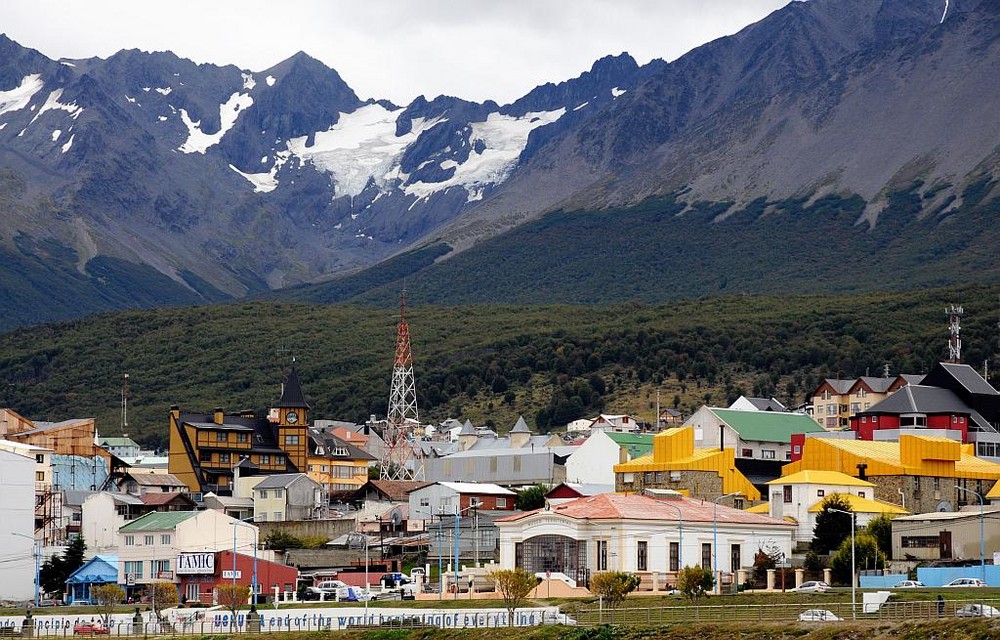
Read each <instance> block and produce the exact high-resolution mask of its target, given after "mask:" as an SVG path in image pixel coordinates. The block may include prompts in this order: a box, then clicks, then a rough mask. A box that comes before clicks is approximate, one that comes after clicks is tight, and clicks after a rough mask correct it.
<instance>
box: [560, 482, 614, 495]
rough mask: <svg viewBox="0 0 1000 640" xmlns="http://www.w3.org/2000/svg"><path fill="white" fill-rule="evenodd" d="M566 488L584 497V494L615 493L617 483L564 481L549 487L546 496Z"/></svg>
mask: <svg viewBox="0 0 1000 640" xmlns="http://www.w3.org/2000/svg"><path fill="white" fill-rule="evenodd" d="M564 488H565V489H566V490H568V492H569V493H575V494H576V495H577V496H578V497H582V496H596V495H598V494H601V493H614V490H615V485H613V484H583V483H579V482H562V483H560V484H557V485H556V486H554V487H552V488H551V489H549V491H548V492H547V493H546V494H545V496H546V497H548V496H550V495H552V494H553V493H557V492H561V491H562V490H563V489H564Z"/></svg>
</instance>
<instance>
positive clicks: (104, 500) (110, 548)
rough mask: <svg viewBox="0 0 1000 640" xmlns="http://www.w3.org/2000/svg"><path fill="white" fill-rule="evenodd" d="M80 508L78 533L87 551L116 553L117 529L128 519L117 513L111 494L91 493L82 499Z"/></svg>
mask: <svg viewBox="0 0 1000 640" xmlns="http://www.w3.org/2000/svg"><path fill="white" fill-rule="evenodd" d="M131 497H132V496H129V497H127V498H124V499H126V500H127V499H129V498H131ZM80 510H81V514H80V535H82V536H83V539H84V540H85V541H86V542H87V553H88V554H90V553H95V554H103V555H108V554H115V553H117V552H118V529H119V527H121V526H123V525H124V524H125V523H127V522H129V520H127V519H126V518H125V516H124V515H121V514H119V513H118V503H117V502H116V501H115V498H114V496H113V494H111V493H110V492H108V491H101V492H98V493H93V494H91V495H89V496H87V497H86V498H85V499H84V501H83V505H82V506H81V507H80Z"/></svg>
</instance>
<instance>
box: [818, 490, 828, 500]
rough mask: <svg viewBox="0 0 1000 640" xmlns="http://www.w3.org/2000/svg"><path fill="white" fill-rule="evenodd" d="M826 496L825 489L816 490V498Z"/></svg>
mask: <svg viewBox="0 0 1000 640" xmlns="http://www.w3.org/2000/svg"><path fill="white" fill-rule="evenodd" d="M825 495H826V489H816V497H817V498H822V497H824V496H825Z"/></svg>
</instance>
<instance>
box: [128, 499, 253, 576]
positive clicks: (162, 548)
mask: <svg viewBox="0 0 1000 640" xmlns="http://www.w3.org/2000/svg"><path fill="white" fill-rule="evenodd" d="M180 513H185V514H186V513H191V514H193V515H192V516H190V517H188V518H187V519H184V520H181V521H180V522H176V523H173V524H169V525H164V526H148V527H144V526H141V523H142V521H143V520H144V519H146V518H150V520H149V522H151V523H155V522H169V518H168V516H171V515H175V514H180ZM175 517H176V516H175ZM235 522H238V521H237V520H236V519H235V518H230V517H229V516H227V515H224V514H222V513H220V512H219V511H214V510H211V509H209V510H206V511H192V512H176V511H175V512H161V513H155V512H154V513H149V514H147V515H145V516H143V517H142V518H139V519H137V520H133V521H132V523H130V524H131V525H133V526H132V527H131V529H132V530H126V531H120V532H119V533H118V536H119V538H118V582H119V584H127V581H128V579H127V573H131V574H133V576H134V584H137V585H138V584H148V583H150V582H154V581H155V580H156V577H155V576H156V575H157V573H154V562H155V563H156V565H155V568H156V569H157V571H158V572H169V573H168V574H164V575H169V578H166V577H165V578H163V579H166V580H169V581H171V582H177V579H176V575H177V555H178V554H179V553H180V552H182V551H186V552H193V551H225V550H229V551H232V550H233V547H234V546H235V547H236V550H237V552H238V553H242V554H252V553H253V549H254V542H255V540H256V538H257V534H255V532H256V531H257V527H255V526H253V525H251V524H250V523H243V524H241V525H235V524H233V523H235ZM130 538H131V540H130ZM126 568H128V569H129V571H128V572H127V571H126Z"/></svg>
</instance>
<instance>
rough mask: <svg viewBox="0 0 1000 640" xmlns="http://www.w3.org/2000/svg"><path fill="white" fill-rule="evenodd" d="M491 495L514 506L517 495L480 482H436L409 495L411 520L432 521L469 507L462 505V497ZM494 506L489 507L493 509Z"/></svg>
mask: <svg viewBox="0 0 1000 640" xmlns="http://www.w3.org/2000/svg"><path fill="white" fill-rule="evenodd" d="M463 495H467V496H482V495H491V496H496V497H499V498H501V499H506V500H509V501H510V505H513V504H514V499H515V498H517V494H516V493H514V492H513V491H511V490H509V489H504V488H503V487H501V486H500V485H496V484H491V483H485V482H483V483H478V482H435V483H434V484H429V485H427V486H426V487H421V488H420V489H417V490H415V491H411V492H410V494H409V509H410V514H409V516H410V519H411V520H432V519H433V518H434V517H435V516H437V515H440V514H453V513H455V509H462V508H465V507H466V506H468V505H465V504H463V503H462V496H463ZM492 506H493V505H487V508H488V507H492Z"/></svg>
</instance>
